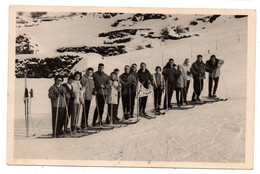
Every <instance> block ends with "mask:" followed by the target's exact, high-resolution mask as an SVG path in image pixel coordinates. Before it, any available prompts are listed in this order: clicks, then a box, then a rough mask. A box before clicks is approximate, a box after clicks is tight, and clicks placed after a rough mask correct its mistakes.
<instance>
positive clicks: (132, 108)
mask: <svg viewBox="0 0 260 174" xmlns="http://www.w3.org/2000/svg"><path fill="white" fill-rule="evenodd" d="M135 96H136V93H133V94H132V95H131V98H132V100H131V105H132V106H131V116H133V114H134V108H135Z"/></svg>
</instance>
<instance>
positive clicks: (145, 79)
mask: <svg viewBox="0 0 260 174" xmlns="http://www.w3.org/2000/svg"><path fill="white" fill-rule="evenodd" d="M137 74H138V80H139V82H140V83H141V84H142V85H143V87H144V88H146V89H148V88H150V85H151V84H153V77H152V75H151V73H150V72H149V70H148V69H146V64H145V63H144V62H142V63H141V64H140V69H139V70H138V72H137ZM147 99H148V96H143V97H139V104H140V105H139V114H140V116H148V114H147V113H146V112H145V108H146V103H147Z"/></svg>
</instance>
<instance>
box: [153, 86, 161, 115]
mask: <svg viewBox="0 0 260 174" xmlns="http://www.w3.org/2000/svg"><path fill="white" fill-rule="evenodd" d="M162 92H163V90H162V89H161V88H160V87H159V88H155V89H154V90H153V93H154V109H155V110H156V111H159V110H160V106H161V100H162Z"/></svg>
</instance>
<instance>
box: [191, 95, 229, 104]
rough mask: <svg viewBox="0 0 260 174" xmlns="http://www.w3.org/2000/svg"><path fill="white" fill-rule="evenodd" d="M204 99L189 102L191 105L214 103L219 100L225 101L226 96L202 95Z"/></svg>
mask: <svg viewBox="0 0 260 174" xmlns="http://www.w3.org/2000/svg"><path fill="white" fill-rule="evenodd" d="M204 98H205V99H206V100H202V101H195V102H192V101H191V102H190V103H191V104H193V105H204V104H209V103H216V102H220V101H227V100H228V98H218V97H214V98H211V97H204Z"/></svg>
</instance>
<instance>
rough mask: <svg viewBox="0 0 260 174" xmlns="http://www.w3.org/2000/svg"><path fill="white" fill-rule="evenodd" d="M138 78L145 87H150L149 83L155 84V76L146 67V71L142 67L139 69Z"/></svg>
mask: <svg viewBox="0 0 260 174" xmlns="http://www.w3.org/2000/svg"><path fill="white" fill-rule="evenodd" d="M137 74H138V80H139V82H140V83H141V84H142V85H143V86H144V87H145V88H149V83H151V84H153V77H152V75H151V73H150V72H149V71H148V70H147V69H146V70H145V71H144V72H143V71H142V69H139V70H138V72H137Z"/></svg>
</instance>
